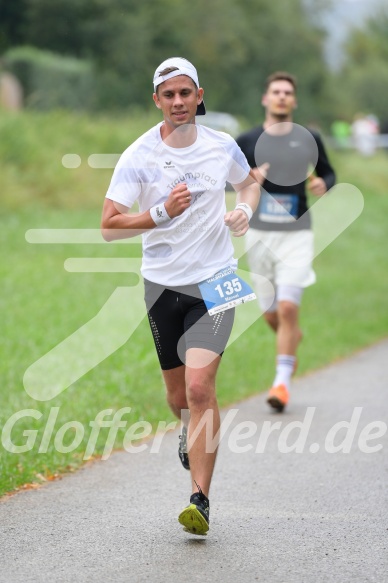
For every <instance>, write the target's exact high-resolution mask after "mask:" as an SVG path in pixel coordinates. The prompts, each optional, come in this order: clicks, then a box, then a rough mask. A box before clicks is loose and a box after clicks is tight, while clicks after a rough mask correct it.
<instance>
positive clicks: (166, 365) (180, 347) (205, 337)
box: [144, 280, 234, 370]
mask: <svg viewBox="0 0 388 583" xmlns="http://www.w3.org/2000/svg"><path fill="white" fill-rule="evenodd" d="M144 287H145V302H146V307H147V313H148V319H149V323H150V326H151V331H152V335H153V337H154V342H155V346H156V351H157V353H158V357H159V362H160V366H161V368H162V370H169V369H172V368H176V367H178V366H182V364H185V355H186V350H187V349H188V348H206V349H207V350H211V351H212V352H215V353H216V354H220V355H222V353H223V351H224V350H225V347H226V344H227V342H228V340H229V336H230V333H231V330H232V326H233V320H234V308H232V309H230V310H226V311H225V312H219V313H218V314H215V315H214V316H210V315H209V313H208V311H207V309H206V305H205V302H204V301H203V299H202V296H201V292H200V291H199V288H198V285H190V286H182V287H175V288H172V289H169V288H168V289H167V288H166V287H165V286H162V285H159V284H156V283H152V282H150V281H147V280H145V281H144Z"/></svg>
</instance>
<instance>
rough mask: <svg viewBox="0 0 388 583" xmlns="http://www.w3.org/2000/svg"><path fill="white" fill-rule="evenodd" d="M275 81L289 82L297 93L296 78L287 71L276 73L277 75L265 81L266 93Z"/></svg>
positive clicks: (273, 74) (274, 74)
mask: <svg viewBox="0 0 388 583" xmlns="http://www.w3.org/2000/svg"><path fill="white" fill-rule="evenodd" d="M274 81H288V82H289V83H291V85H292V86H293V88H294V91H296V87H297V82H296V77H295V76H294V75H291V73H287V72H286V71H276V72H275V73H272V74H271V75H269V77H267V79H266V81H265V91H268V87H269V86H270V85H271V83H273V82H274Z"/></svg>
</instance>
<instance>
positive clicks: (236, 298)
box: [198, 267, 256, 316]
mask: <svg viewBox="0 0 388 583" xmlns="http://www.w3.org/2000/svg"><path fill="white" fill-rule="evenodd" d="M198 287H199V289H200V292H201V294H202V297H203V300H204V302H205V304H206V307H207V311H208V312H209V315H210V316H213V315H214V314H217V313H218V312H224V311H225V310H229V309H230V308H234V307H235V306H238V305H239V304H244V303H245V302H250V301H252V300H255V299H256V294H255V293H254V291H253V290H252V288H251V287H250V286H249V285H248V284H247V283H246V282H245V281H244V280H243V279H241V277H239V276H238V275H237V274H236V272H235V271H233V270H232V269H231V268H230V267H226V268H225V269H222V270H221V271H218V273H216V274H215V275H213V276H212V277H209V279H206V280H204V281H202V282H201V283H199V284H198Z"/></svg>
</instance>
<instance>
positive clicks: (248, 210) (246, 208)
mask: <svg viewBox="0 0 388 583" xmlns="http://www.w3.org/2000/svg"><path fill="white" fill-rule="evenodd" d="M237 209H239V210H241V211H244V213H245V214H246V215H247V217H248V221H250V220H251V218H252V215H253V210H252V209H251V207H250V206H249V204H247V203H246V202H239V203H238V205H237V206H236V208H235V209H234V210H235V211H236V210H237Z"/></svg>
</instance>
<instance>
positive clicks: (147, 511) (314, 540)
mask: <svg viewBox="0 0 388 583" xmlns="http://www.w3.org/2000/svg"><path fill="white" fill-rule="evenodd" d="M387 367H388V340H384V341H382V342H380V343H378V344H376V345H374V346H372V347H369V348H367V349H365V350H362V351H360V352H357V353H356V354H354V355H353V356H352V357H351V358H349V359H346V360H343V361H339V362H336V363H334V364H332V365H331V366H328V367H327V368H324V369H322V370H319V371H316V372H314V373H312V374H308V375H306V376H304V377H300V378H296V379H295V381H294V386H293V394H292V401H291V403H290V406H289V408H288V410H287V411H286V412H285V413H283V414H282V415H279V414H276V413H272V412H270V411H269V409H268V407H267V404H266V402H265V395H263V394H260V395H258V396H256V397H254V398H251V399H249V400H247V401H244V402H241V403H237V404H236V405H233V406H232V407H231V408H230V409H228V410H224V411H223V427H224V429H225V434H224V437H223V440H222V442H221V446H220V450H219V455H218V460H217V464H216V469H215V474H214V479H213V484H212V490H211V495H210V503H211V507H210V508H211V510H210V531H209V533H208V536H206V537H196V536H193V535H189V534H187V533H185V532H183V530H182V527H181V526H180V525H179V523H178V522H177V516H178V514H179V512H180V510H181V509H182V508H183V507H184V506H185V505H186V504H187V503H188V497H189V493H190V490H189V476H188V472H186V471H185V470H184V469H183V468H182V467H181V465H180V462H179V460H178V457H177V443H178V434H179V430H175V431H170V432H168V433H167V434H165V435H163V434H161V435H159V436H158V440H159V441H158V442H155V441H152V440H149V441H148V442H145V443H144V444H143V445H144V446H145V447H144V450H143V451H142V452H141V453H137V454H134V453H127V452H125V451H123V452H116V453H114V454H112V455H111V456H110V457H109V459H107V460H106V461H99V462H96V463H93V464H91V465H87V466H85V467H84V468H82V469H81V470H79V471H78V472H76V473H74V474H71V475H68V476H65V477H64V478H63V479H62V480H59V481H56V482H51V483H48V484H46V485H45V486H43V487H42V488H40V489H38V490H31V491H26V492H21V493H19V494H16V495H15V496H12V497H9V498H5V499H4V498H3V499H2V501H1V502H0V549H1V554H0V581H1V583H19V582H20V583H22V582H23V583H27V582H33V583H45V582H50V583H57V582H58V583H62V582H64V583H65V582H66V583H68V582H79V583H84V582H85V583H86V582H92V581H93V582H94V583H99V582H101V583H103V582H110V581H112V582H115V583H121V582H123V583H124V582H125V583H128V582H129V583H132V582H134V583H140V582H151V583H153V582H156V583H164V582H169V583H171V582H175V581H177V582H179V583H185V582H190V583H191V582H195V581H201V582H204V581H206V582H217V583H218V582H223V583H224V582H227V583H228V582H231V583H232V582H233V583H234V582H237V583H240V582H241V583H244V582H256V581H260V582H264V583H267V582H268V583H269V582H271V583H294V582H295V583H302V582H306V583H307V582H308V583H326V582H327V583H337V582H338V583H347V582H349V583H350V582H352V583H361V582H378V583H384V582H388V520H387V510H388V504H387V484H388V466H387V449H388V443H387V441H388V440H387V425H386V423H387V419H388V415H387V413H388V395H387V388H388V382H387V380H388V374H387V370H388V368H387ZM158 444H161V445H160V451H159V453H151V451H152V445H153V448H154V450H156V449H158ZM245 450H246V451H245Z"/></svg>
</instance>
